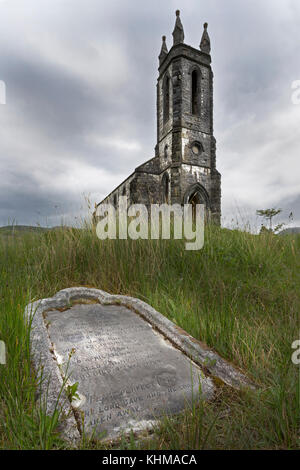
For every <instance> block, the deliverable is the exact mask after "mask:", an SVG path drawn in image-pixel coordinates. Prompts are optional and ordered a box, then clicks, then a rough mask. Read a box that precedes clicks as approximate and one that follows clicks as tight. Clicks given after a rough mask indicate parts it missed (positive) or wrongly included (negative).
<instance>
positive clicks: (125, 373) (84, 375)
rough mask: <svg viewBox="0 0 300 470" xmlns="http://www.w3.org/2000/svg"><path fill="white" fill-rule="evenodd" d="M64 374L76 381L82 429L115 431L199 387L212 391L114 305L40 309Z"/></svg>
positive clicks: (168, 408)
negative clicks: (61, 309) (82, 417)
mask: <svg viewBox="0 0 300 470" xmlns="http://www.w3.org/2000/svg"><path fill="white" fill-rule="evenodd" d="M45 321H46V322H47V325H48V334H49V336H50V340H51V342H52V344H53V346H54V352H55V355H56V358H57V361H58V363H59V364H60V366H61V370H62V372H63V374H65V373H66V368H67V363H68V360H69V354H70V352H71V351H72V350H73V354H72V355H71V358H70V360H69V368H68V373H70V374H71V375H70V382H71V383H75V382H78V393H79V397H80V399H79V401H78V403H76V401H75V402H74V406H76V407H78V408H79V409H80V410H82V411H83V413H84V424H85V429H86V430H87V431H89V430H93V428H95V427H96V432H97V433H102V432H103V431H106V433H107V437H114V436H116V435H118V434H119V433H120V431H122V430H124V431H127V430H129V429H130V428H131V427H132V428H134V427H135V426H137V427H138V424H139V423H144V424H145V423H147V422H149V423H151V422H152V421H153V420H154V419H155V418H157V417H159V416H161V415H163V414H165V413H178V412H180V411H181V410H182V409H183V408H184V406H185V405H186V402H187V401H190V400H191V399H192V397H194V398H195V397H196V398H197V399H198V398H199V393H200V392H199V390H200V389H201V391H202V392H203V393H205V394H206V395H207V394H209V393H212V390H213V386H212V384H211V382H210V381H209V380H208V379H207V378H205V377H204V376H203V373H202V372H201V370H200V369H199V368H198V367H197V366H196V365H195V364H193V363H191V361H190V360H189V359H188V358H187V356H185V355H184V354H183V353H181V352H180V351H179V350H177V349H176V348H174V347H173V346H172V345H171V344H170V343H169V342H168V341H166V340H165V339H164V337H163V336H161V335H160V334H159V333H157V332H155V331H154V330H153V328H152V327H151V325H150V324H149V323H148V322H146V321H145V320H143V319H142V318H141V317H140V316H138V315H137V314H136V313H135V312H133V311H131V310H129V309H127V308H125V307H122V306H118V305H108V306H104V305H100V304H90V305H87V304H77V305H74V306H72V307H71V308H70V309H68V310H65V311H63V312H60V311H57V310H53V311H48V312H46V313H45Z"/></svg>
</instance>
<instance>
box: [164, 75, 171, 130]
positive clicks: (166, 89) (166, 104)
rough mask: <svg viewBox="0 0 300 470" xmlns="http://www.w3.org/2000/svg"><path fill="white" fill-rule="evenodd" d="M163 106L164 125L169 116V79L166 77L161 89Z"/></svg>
mask: <svg viewBox="0 0 300 470" xmlns="http://www.w3.org/2000/svg"><path fill="white" fill-rule="evenodd" d="M163 100H164V103H163V106H164V123H165V122H167V121H168V119H169V115H170V79H169V77H168V76H167V77H166V78H165V81H164V87H163Z"/></svg>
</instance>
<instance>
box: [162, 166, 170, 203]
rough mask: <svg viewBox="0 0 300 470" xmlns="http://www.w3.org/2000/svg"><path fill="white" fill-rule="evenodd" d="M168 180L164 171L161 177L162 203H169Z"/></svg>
mask: <svg viewBox="0 0 300 470" xmlns="http://www.w3.org/2000/svg"><path fill="white" fill-rule="evenodd" d="M169 182H170V179H169V175H168V173H165V174H164V176H163V179H162V197H163V203H164V204H169Z"/></svg>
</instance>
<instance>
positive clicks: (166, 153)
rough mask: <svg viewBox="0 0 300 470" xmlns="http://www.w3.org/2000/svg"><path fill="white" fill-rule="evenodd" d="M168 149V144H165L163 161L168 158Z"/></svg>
mask: <svg viewBox="0 0 300 470" xmlns="http://www.w3.org/2000/svg"><path fill="white" fill-rule="evenodd" d="M168 148H169V146H168V144H166V145H165V148H164V157H165V159H167V158H168Z"/></svg>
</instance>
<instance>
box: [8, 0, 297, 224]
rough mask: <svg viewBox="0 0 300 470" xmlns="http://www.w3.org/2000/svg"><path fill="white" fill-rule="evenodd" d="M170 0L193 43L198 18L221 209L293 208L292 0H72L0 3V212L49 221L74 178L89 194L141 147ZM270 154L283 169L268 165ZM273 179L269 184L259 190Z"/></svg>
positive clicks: (170, 20)
mask: <svg viewBox="0 0 300 470" xmlns="http://www.w3.org/2000/svg"><path fill="white" fill-rule="evenodd" d="M17 3H18V5H17ZM16 5H17V6H18V8H16ZM176 8H181V12H182V21H183V25H184V29H185V38H186V39H185V40H186V42H187V43H188V44H191V45H193V46H194V47H198V44H199V41H200V37H201V32H202V24H203V22H204V21H208V23H209V33H210V36H211V40H212V59H213V70H214V75H215V135H216V138H217V151H218V153H217V163H218V167H219V170H220V171H221V173H222V191H223V193H222V204H223V214H224V219H226V220H229V219H230V218H232V215H233V213H234V206H235V204H236V201H238V203H240V204H242V206H243V207H244V209H245V212H246V213H247V214H249V217H250V218H251V217H252V218H253V214H255V210H256V209H257V208H258V207H257V205H258V204H259V203H260V200H261V204H264V201H266V203H268V204H270V205H275V204H276V205H279V206H280V205H281V206H284V207H286V210H295V212H297V211H298V210H299V209H298V208H299V188H297V187H296V185H295V178H294V177H293V174H295V172H297V171H298V173H299V169H300V168H299V159H298V158H297V155H299V135H297V134H296V133H293V132H292V131H290V132H289V131H288V129H286V128H285V124H284V121H285V119H291V120H293V119H294V120H295V119H297V114H296V113H294V111H292V110H291V103H290V85H291V81H292V80H296V79H300V77H299V76H298V75H299V67H298V60H297V57H298V50H297V49H298V44H299V40H300V33H299V27H298V26H299V20H300V7H299V3H298V1H297V0H290V1H286V2H281V1H280V0H272V1H271V0H266V1H265V2H261V1H258V0H255V1H250V0H249V1H247V2H240V0H229V1H227V2H220V1H219V0H212V1H211V2H209V3H208V2H204V1H202V2H199V1H196V0H193V1H190V2H180V1H178V0H177V1H173V0H172V1H169V2H161V1H158V0H154V1H153V2H151V3H145V2H137V1H136V0H133V1H130V2H121V1H114V2H110V3H108V2H103V1H99V0H97V1H96V0H85V1H83V0H77V1H76V8H75V7H74V4H73V3H72V2H69V1H67V0H59V1H58V0H49V1H45V2H41V3H37V2H36V1H35V0H26V1H24V2H22V1H20V2H15V1H14V0H11V1H10V2H6V4H4V3H3V4H0V9H1V10H0V11H1V16H0V18H1V19H2V23H3V24H2V29H1V32H0V54H1V69H0V79H2V80H5V82H6V84H7V95H8V104H7V105H6V106H0V139H1V140H0V177H1V181H2V184H1V186H0V223H2V224H6V223H7V217H8V216H9V217H13V218H14V219H17V220H18V221H19V223H24V222H25V220H26V223H35V221H36V214H37V213H38V212H40V213H42V214H43V215H45V217H47V216H49V218H50V220H51V223H53V224H54V225H55V224H56V223H58V222H59V219H60V215H61V214H64V215H65V214H69V215H70V216H71V214H72V215H73V214H75V213H76V210H77V207H79V206H81V203H82V197H81V194H82V192H83V191H86V189H87V188H88V190H89V191H90V192H91V193H92V194H93V195H94V197H95V198H102V197H103V196H104V195H105V192H110V190H111V189H113V187H114V186H115V185H117V184H118V183H120V182H121V180H122V179H123V178H124V177H126V176H127V175H128V174H129V173H131V172H132V170H133V169H134V168H135V167H136V166H137V165H138V164H140V163H142V162H143V161H145V160H147V159H148V158H150V157H151V156H153V151H154V150H153V149H154V145H155V139H156V123H155V112H156V108H155V99H156V89H155V87H156V77H157V66H158V61H157V56H158V53H159V49H160V45H161V36H162V34H166V35H167V44H168V47H169V48H170V47H171V44H172V41H171V40H172V36H171V33H172V29H173V26H174V21H175V15H174V12H175V9H176ZM299 114H300V106H299ZM291 127H292V126H291ZM274 131H275V132H276V133H274ZM260 158H261V159H263V161H261V165H260V164H259V159H260ZM280 159H282V161H283V162H284V161H287V159H288V164H289V165H291V166H292V173H293V174H290V175H289V174H288V172H287V171H283V172H282V171H281V170H280V164H279V163H280ZM274 162H278V163H276V164H274ZM261 168H263V171H264V172H266V175H262V174H261ZM80 175H83V176H82V177H80ZM93 175H99V178H98V176H97V177H96V178H93ZM97 178H98V179H97ZM86 179H89V181H86ZM51 181H53V186H54V189H53V190H52V189H51ZM253 181H255V182H256V187H255V186H254V185H253ZM89 182H90V183H89ZM64 183H65V184H64ZM60 185H61V187H60ZM233 185H235V187H236V191H234V188H232V186H233ZM276 185H278V186H280V188H281V190H280V192H278V193H277V195H276V194H275V193H274V195H272V194H270V191H273V188H275V187H276ZM270 188H271V190H270ZM232 189H233V190H232ZM257 194H259V198H258V197H257ZM257 199H258V200H257ZM57 202H59V203H60V204H56V203H57ZM261 204H260V205H261ZM54 206H57V207H56V208H55V209H53V207H54ZM289 206H291V208H290V209H289ZM298 213H299V212H298ZM31 214H32V215H31Z"/></svg>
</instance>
